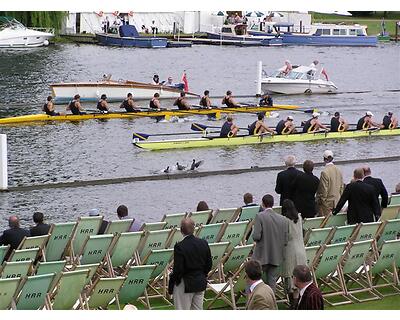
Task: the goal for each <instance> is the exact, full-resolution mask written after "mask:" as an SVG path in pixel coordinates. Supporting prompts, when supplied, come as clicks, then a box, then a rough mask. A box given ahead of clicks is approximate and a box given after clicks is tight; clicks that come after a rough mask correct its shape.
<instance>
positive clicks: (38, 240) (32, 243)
mask: <svg viewBox="0 0 400 320" xmlns="http://www.w3.org/2000/svg"><path fill="white" fill-rule="evenodd" d="M49 238H50V235H49V234H46V235H43V236H37V237H24V238H23V239H22V241H21V243H20V244H19V246H18V248H17V250H24V249H35V248H39V252H40V255H41V256H42V257H43V259H44V260H46V256H45V251H44V248H45V246H46V243H47V241H48V240H49Z"/></svg>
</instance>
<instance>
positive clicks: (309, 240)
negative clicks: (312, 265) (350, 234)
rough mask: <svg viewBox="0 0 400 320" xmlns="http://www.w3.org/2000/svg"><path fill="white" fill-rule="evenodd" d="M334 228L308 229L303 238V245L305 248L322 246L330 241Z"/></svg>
mask: <svg viewBox="0 0 400 320" xmlns="http://www.w3.org/2000/svg"><path fill="white" fill-rule="evenodd" d="M335 232H336V228H335V227H327V228H316V229H309V230H308V232H307V233H306V235H305V237H304V245H305V246H306V247H314V246H322V245H324V244H327V243H329V241H331V239H332V237H333V235H334V233H335Z"/></svg>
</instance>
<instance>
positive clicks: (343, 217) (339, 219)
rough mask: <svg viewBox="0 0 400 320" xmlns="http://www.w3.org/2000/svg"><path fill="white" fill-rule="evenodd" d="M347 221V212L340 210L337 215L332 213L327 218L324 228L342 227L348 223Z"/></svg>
mask: <svg viewBox="0 0 400 320" xmlns="http://www.w3.org/2000/svg"><path fill="white" fill-rule="evenodd" d="M346 223H347V213H345V212H339V213H338V214H336V215H333V214H331V215H329V216H328V217H327V218H326V221H325V223H324V228H326V227H341V226H344V225H346Z"/></svg>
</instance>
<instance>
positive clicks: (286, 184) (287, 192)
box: [275, 155, 300, 206]
mask: <svg viewBox="0 0 400 320" xmlns="http://www.w3.org/2000/svg"><path fill="white" fill-rule="evenodd" d="M295 164H296V157H295V156H293V155H289V156H287V157H286V158H285V165H286V167H287V168H286V170H284V171H281V172H279V173H278V176H277V177H276V186H275V192H276V193H277V194H280V195H281V198H280V201H279V205H280V206H281V205H282V203H283V200H285V199H290V200H293V194H292V190H293V181H294V180H295V178H296V177H297V176H298V174H299V173H300V171H299V170H297V169H296V168H295V167H294V166H295Z"/></svg>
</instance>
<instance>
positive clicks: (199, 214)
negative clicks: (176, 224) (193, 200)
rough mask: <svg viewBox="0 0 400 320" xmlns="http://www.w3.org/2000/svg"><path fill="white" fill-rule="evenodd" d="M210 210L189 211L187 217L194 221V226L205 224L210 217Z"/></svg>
mask: <svg viewBox="0 0 400 320" xmlns="http://www.w3.org/2000/svg"><path fill="white" fill-rule="evenodd" d="M211 212H212V210H205V211H195V212H190V213H189V214H188V215H187V217H188V218H190V219H192V220H193V221H194V224H195V226H196V227H199V226H201V225H205V224H207V223H208V221H209V220H210V219H211Z"/></svg>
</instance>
